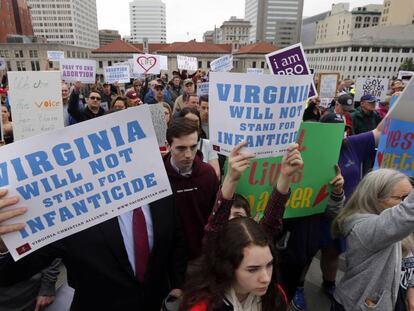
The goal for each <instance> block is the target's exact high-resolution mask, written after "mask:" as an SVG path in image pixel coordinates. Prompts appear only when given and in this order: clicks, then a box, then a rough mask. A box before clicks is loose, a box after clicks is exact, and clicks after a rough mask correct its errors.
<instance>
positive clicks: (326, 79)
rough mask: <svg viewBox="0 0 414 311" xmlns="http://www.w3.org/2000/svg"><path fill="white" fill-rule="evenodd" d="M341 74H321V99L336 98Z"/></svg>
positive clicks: (319, 91)
mask: <svg viewBox="0 0 414 311" xmlns="http://www.w3.org/2000/svg"><path fill="white" fill-rule="evenodd" d="M338 80H339V74H337V73H321V74H319V90H318V93H319V97H320V98H331V99H332V98H334V97H335V96H336V89H337V85H338Z"/></svg>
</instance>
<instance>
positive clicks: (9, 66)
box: [6, 61, 12, 71]
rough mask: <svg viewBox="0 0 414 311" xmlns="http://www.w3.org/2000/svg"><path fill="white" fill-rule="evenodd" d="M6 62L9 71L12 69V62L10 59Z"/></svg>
mask: <svg viewBox="0 0 414 311" xmlns="http://www.w3.org/2000/svg"><path fill="white" fill-rule="evenodd" d="M6 63H7V70H8V71H12V69H11V64H10V62H9V61H7V62H6Z"/></svg>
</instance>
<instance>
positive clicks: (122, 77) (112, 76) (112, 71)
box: [104, 65, 130, 83]
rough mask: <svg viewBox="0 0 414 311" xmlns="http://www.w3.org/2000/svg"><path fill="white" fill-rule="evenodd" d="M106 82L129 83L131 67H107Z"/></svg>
mask: <svg viewBox="0 0 414 311" xmlns="http://www.w3.org/2000/svg"><path fill="white" fill-rule="evenodd" d="M104 70H105V72H104V74H105V81H106V82H108V83H115V82H119V83H129V80H130V77H129V66H128V65H126V66H125V65H124V66H111V67H105V69H104Z"/></svg>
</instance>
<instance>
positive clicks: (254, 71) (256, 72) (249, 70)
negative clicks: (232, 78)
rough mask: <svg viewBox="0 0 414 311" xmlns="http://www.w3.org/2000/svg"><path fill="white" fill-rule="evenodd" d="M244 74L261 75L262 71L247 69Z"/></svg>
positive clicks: (260, 69) (259, 69)
mask: <svg viewBox="0 0 414 311" xmlns="http://www.w3.org/2000/svg"><path fill="white" fill-rule="evenodd" d="M246 73H254V74H257V75H262V74H263V73H264V69H262V68H247V70H246Z"/></svg>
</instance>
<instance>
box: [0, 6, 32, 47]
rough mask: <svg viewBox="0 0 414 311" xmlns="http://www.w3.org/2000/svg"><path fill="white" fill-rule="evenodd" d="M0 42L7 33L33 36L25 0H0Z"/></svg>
mask: <svg viewBox="0 0 414 311" xmlns="http://www.w3.org/2000/svg"><path fill="white" fill-rule="evenodd" d="M0 8H1V9H0V43H5V42H6V41H7V35H25V36H33V28H32V22H31V20H30V15H29V8H28V6H27V2H26V0H0Z"/></svg>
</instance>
